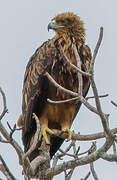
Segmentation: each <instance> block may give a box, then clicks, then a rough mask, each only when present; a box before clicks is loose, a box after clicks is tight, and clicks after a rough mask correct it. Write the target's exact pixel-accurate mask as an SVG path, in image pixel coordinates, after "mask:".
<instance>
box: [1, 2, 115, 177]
mask: <svg viewBox="0 0 117 180" xmlns="http://www.w3.org/2000/svg"><path fill="white" fill-rule="evenodd" d="M116 8H117V1H116V0H108V1H107V0H98V1H97V0H87V1H83V0H72V1H69V0H59V1H57V0H50V1H46V0H42V1H39V0H20V1H18V0H10V1H8V0H4V1H2V0H0V86H1V87H2V88H3V90H4V91H5V93H6V97H7V105H8V110H9V113H8V114H7V115H6V116H5V118H4V119H3V120H2V121H3V122H4V123H5V124H6V121H9V123H10V124H11V125H13V124H14V123H16V121H17V119H18V116H19V114H20V112H21V98H22V95H21V91H22V83H23V76H24V71H25V66H26V64H27V62H28V60H29V57H30V56H31V55H32V54H33V52H34V51H35V50H36V48H37V47H39V46H40V45H41V43H42V42H44V41H46V40H47V39H49V38H51V37H52V36H53V35H54V33H53V32H48V31H47V25H48V23H49V22H50V20H51V18H53V17H54V16H55V15H56V14H58V13H61V12H65V11H71V12H74V13H76V14H78V15H79V16H80V17H81V18H82V20H83V21H84V22H85V28H86V43H87V44H88V45H89V46H90V47H91V49H92V51H93V49H94V47H95V44H96V42H97V39H98V35H99V28H100V26H103V27H104V38H103V42H102V45H101V48H100V51H99V54H98V56H97V58H96V63H95V80H96V84H97V87H98V91H99V94H106V93H109V98H105V99H103V100H101V102H102V107H103V110H104V112H106V113H110V127H111V128H114V127H117V121H116V115H117V110H116V108H115V107H113V106H112V105H111V104H110V100H115V102H116V98H117V85H116V77H117V60H116V52H117V46H116V42H117V21H116V18H117V9H116ZM91 94H92V91H91V90H90V92H89V95H91ZM0 101H1V98H0ZM90 102H92V101H90ZM0 110H1V105H0ZM72 129H74V130H75V132H80V133H81V134H88V133H95V132H99V131H102V126H101V123H100V119H99V118H97V116H96V115H94V114H93V113H91V112H89V111H88V110H87V109H86V108H85V107H84V106H82V108H81V110H80V112H79V114H78V116H77V118H76V119H75V122H74V123H73V126H72ZM14 137H15V138H17V139H18V142H19V143H20V144H21V134H20V133H19V132H17V133H16V135H15V136H14ZM102 143H103V141H97V145H98V147H99V146H100V145H101V144H102ZM66 144H68V143H66ZM66 144H65V145H66ZM90 144H91V142H85V143H80V142H79V143H78V145H81V150H82V151H83V150H86V149H87V148H89V147H90ZM65 145H64V146H63V148H64V147H65ZM0 153H1V154H2V156H3V158H4V159H5V161H6V162H7V163H8V166H9V168H10V169H11V171H12V172H13V173H14V175H15V176H16V177H17V179H18V180H22V175H21V168H20V166H19V165H18V159H17V155H16V153H15V151H14V150H13V149H12V147H11V146H10V145H9V146H8V145H2V144H0ZM94 165H95V170H96V172H97V174H98V176H99V179H106V180H110V179H117V173H116V172H117V166H116V164H115V163H107V162H105V161H102V160H98V161H97V162H95V163H94ZM88 171H89V167H88V166H82V167H80V168H76V170H75V172H74V175H73V178H72V179H74V180H80V178H83V177H84V176H85V175H86V174H87V173H88ZM0 177H1V178H2V177H3V176H2V174H1V173H0ZM62 177H63V175H59V176H56V177H55V178H54V179H55V180H58V179H60V178H62ZM92 179H93V178H92V177H90V178H89V180H92Z"/></svg>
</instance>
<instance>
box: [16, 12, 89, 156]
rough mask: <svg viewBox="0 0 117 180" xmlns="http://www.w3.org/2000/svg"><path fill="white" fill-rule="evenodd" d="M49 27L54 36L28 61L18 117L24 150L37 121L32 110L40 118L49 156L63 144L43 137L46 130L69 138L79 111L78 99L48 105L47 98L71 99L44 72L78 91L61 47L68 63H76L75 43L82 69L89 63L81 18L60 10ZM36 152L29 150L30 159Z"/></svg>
mask: <svg viewBox="0 0 117 180" xmlns="http://www.w3.org/2000/svg"><path fill="white" fill-rule="evenodd" d="M48 29H53V30H54V31H55V33H56V35H55V36H54V37H53V38H52V39H50V40H48V41H47V42H45V43H43V44H42V46H41V47H39V48H38V49H37V50H36V52H35V53H34V55H33V56H32V57H31V59H30V60H29V63H28V65H27V67H26V72H25V77H24V86H23V100H22V114H21V115H20V118H19V120H18V125H19V126H22V127H23V131H22V139H23V144H24V150H25V152H26V151H27V150H28V149H29V148H30V145H31V141H32V140H33V136H34V133H35V131H36V122H35V120H34V119H33V118H32V113H35V114H36V115H37V116H38V118H39V121H40V125H41V132H40V136H39V139H40V140H41V138H42V136H44V139H45V140H46V143H50V145H51V148H50V156H51V157H52V156H53V155H54V154H55V153H56V151H57V150H58V149H59V147H60V146H61V144H62V143H63V139H61V138H58V137H52V138H51V139H50V142H49V141H48V138H47V137H46V133H50V134H52V133H53V132H52V129H59V130H63V131H66V132H67V133H68V139H71V135H72V134H71V131H70V130H69V128H70V127H71V124H72V122H73V120H74V118H75V116H76V114H77V112H78V111H79V108H80V105H81V103H80V102H77V103H76V101H71V102H67V103H62V104H50V103H48V102H47V98H50V99H52V100H55V101H56V100H65V99H69V98H72V97H71V95H69V94H66V93H64V92H63V91H60V90H57V89H56V87H55V86H54V85H53V84H52V83H51V82H50V81H49V80H48V78H47V77H46V76H45V75H44V74H45V72H48V73H49V74H50V75H51V76H52V77H53V78H54V79H55V80H56V82H58V83H59V84H60V85H61V86H63V87H65V88H67V89H69V90H72V91H74V92H78V76H77V73H76V72H75V71H74V70H73V69H72V68H71V67H70V66H69V65H67V64H66V63H65V61H64V56H63V53H62V52H61V50H60V47H62V49H63V51H64V52H65V55H66V56H67V57H68V58H69V60H70V62H71V63H73V64H74V65H76V58H75V55H74V51H73V48H72V43H75V45H76V47H77V50H78V53H79V55H80V58H81V63H82V70H83V71H86V65H87V64H90V61H91V52H90V49H89V47H88V46H87V45H85V30H84V27H83V22H82V21H81V19H80V17H78V16H76V15H75V14H73V13H70V12H68V13H62V14H59V15H57V16H55V18H54V19H52V21H51V23H50V24H49V25H48ZM89 85H90V84H89V79H88V77H86V76H85V77H84V76H83V96H84V97H85V96H86V94H87V92H88V89H89ZM37 154H38V149H36V150H35V152H33V153H32V155H31V157H30V160H32V159H33V158H34V157H35V156H36V155H37Z"/></svg>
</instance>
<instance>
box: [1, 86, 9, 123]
mask: <svg viewBox="0 0 117 180" xmlns="http://www.w3.org/2000/svg"><path fill="white" fill-rule="evenodd" d="M0 93H1V95H2V99H3V111H2V113H1V115H0V120H1V119H2V118H3V117H4V115H5V114H6V113H7V112H8V109H7V105H6V96H5V93H4V92H3V90H2V88H1V87H0Z"/></svg>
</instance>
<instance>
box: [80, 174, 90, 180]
mask: <svg viewBox="0 0 117 180" xmlns="http://www.w3.org/2000/svg"><path fill="white" fill-rule="evenodd" d="M90 174H91V173H90V172H88V174H87V175H86V176H85V178H83V179H81V180H87V179H88V178H89V176H90Z"/></svg>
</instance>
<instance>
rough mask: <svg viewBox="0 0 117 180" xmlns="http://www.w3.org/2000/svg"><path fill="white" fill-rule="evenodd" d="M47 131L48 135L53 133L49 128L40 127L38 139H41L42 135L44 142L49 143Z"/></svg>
mask: <svg viewBox="0 0 117 180" xmlns="http://www.w3.org/2000/svg"><path fill="white" fill-rule="evenodd" d="M47 133H48V134H50V135H51V134H54V132H53V131H52V130H51V129H49V128H48V127H46V126H44V127H41V130H40V134H39V141H41V139H42V136H43V138H44V140H45V142H46V144H50V141H49V139H48V136H47Z"/></svg>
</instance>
